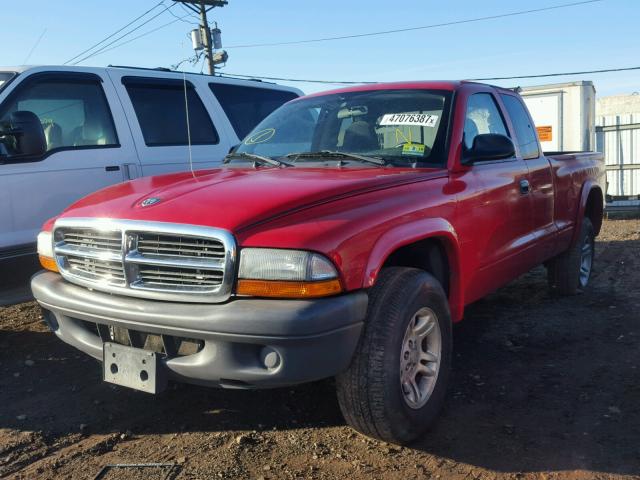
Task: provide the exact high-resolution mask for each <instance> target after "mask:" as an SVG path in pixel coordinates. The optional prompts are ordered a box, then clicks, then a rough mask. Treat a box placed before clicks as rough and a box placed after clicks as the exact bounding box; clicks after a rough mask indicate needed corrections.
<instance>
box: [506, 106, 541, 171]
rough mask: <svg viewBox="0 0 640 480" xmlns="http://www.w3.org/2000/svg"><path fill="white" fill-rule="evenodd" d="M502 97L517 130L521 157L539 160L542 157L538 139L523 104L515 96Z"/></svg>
mask: <svg viewBox="0 0 640 480" xmlns="http://www.w3.org/2000/svg"><path fill="white" fill-rule="evenodd" d="M501 97H502V103H504V106H505V108H506V109H507V112H508V113H509V117H510V118H511V123H512V124H513V128H514V129H515V134H516V137H517V143H518V145H519V147H520V155H521V156H522V158H524V159H525V160H527V159H532V158H538V157H539V156H540V149H539V147H538V137H537V136H536V132H535V130H534V128H533V124H532V123H531V119H530V118H529V114H528V113H527V110H526V109H525V107H524V105H523V103H522V102H521V101H520V100H519V99H518V98H517V97H514V96H513V95H505V94H502V95H501Z"/></svg>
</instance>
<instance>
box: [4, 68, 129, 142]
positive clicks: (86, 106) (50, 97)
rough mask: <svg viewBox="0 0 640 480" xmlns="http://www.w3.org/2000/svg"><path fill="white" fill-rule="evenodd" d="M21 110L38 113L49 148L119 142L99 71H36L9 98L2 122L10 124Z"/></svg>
mask: <svg viewBox="0 0 640 480" xmlns="http://www.w3.org/2000/svg"><path fill="white" fill-rule="evenodd" d="M17 111H29V112H33V113H35V114H36V115H37V116H38V118H39V119H40V122H41V123H42V127H43V130H44V134H45V138H46V143H47V151H48V152H50V151H52V150H56V149H74V148H98V147H117V146H119V144H118V138H117V135H116V129H115V126H114V123H113V118H112V116H111V110H110V108H109V104H108V102H107V99H106V97H105V94H104V91H103V89H102V85H101V80H100V78H99V77H97V76H95V75H91V74H86V75H85V74H42V75H40V74H34V75H33V76H31V77H29V78H27V79H26V80H25V81H24V82H23V83H22V84H20V85H19V86H17V87H16V89H15V90H14V91H13V92H11V94H10V95H9V97H8V98H7V99H6V101H5V102H4V105H3V107H2V110H0V124H2V125H6V124H8V123H9V122H10V117H11V114H12V113H14V112H17Z"/></svg>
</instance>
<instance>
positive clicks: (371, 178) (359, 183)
mask: <svg viewBox="0 0 640 480" xmlns="http://www.w3.org/2000/svg"><path fill="white" fill-rule="evenodd" d="M446 174H447V172H446V170H444V169H412V168H366V167H364V168H352V167H350V168H301V167H295V168H255V169H254V168H220V169H214V170H206V171H198V172H195V174H191V173H190V172H184V173H177V174H170V175H162V176H158V177H145V178H141V179H137V180H133V181H130V182H125V183H121V184H118V185H114V186H112V187H108V188H106V189H103V190H100V191H98V192H96V193H93V194H91V195H89V196H87V197H85V198H83V199H82V200H80V201H78V202H76V203H75V204H73V205H71V206H70V207H69V208H67V209H66V210H65V211H64V212H63V214H62V215H61V217H88V218H117V219H129V220H146V221H158V222H172V223H184V224H192V225H202V226H210V227H218V228H224V229H227V230H229V231H232V232H238V231H240V230H243V229H246V228H248V227H250V226H252V225H255V224H257V223H264V222H265V221H268V220H271V219H273V218H277V217H281V216H283V215H286V214H288V213H292V212H295V211H300V210H301V209H305V208H310V207H313V206H315V205H318V204H321V203H326V202H329V201H332V200H337V199H340V198H344V197H347V196H353V195H360V194H363V193H367V192H370V191H375V190H380V189H384V188H389V187H393V186H396V185H401V184H406V183H413V182H418V181H424V180H427V179H429V178H434V177H442V176H445V175H446ZM147 199H153V200H151V201H150V202H147V203H151V204H150V205H148V206H143V201H144V200H147ZM153 202H156V203H153Z"/></svg>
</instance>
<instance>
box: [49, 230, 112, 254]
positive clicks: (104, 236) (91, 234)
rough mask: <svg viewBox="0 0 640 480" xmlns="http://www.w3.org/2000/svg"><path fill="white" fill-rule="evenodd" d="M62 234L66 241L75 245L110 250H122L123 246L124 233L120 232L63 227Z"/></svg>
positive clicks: (70, 244)
mask: <svg viewBox="0 0 640 480" xmlns="http://www.w3.org/2000/svg"><path fill="white" fill-rule="evenodd" d="M61 234H62V237H63V240H64V243H66V244H67V245H69V246H73V247H78V248H88V249H92V250H99V251H108V252H120V250H121V248H122V234H121V233H120V232H96V231H93V230H67V229H63V230H62V232H61Z"/></svg>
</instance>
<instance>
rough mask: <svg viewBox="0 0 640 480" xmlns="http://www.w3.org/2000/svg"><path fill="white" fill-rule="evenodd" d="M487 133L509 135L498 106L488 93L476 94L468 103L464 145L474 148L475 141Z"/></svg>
mask: <svg viewBox="0 0 640 480" xmlns="http://www.w3.org/2000/svg"><path fill="white" fill-rule="evenodd" d="M485 133H499V134H501V135H506V136H508V134H507V127H506V126H505V124H504V120H503V118H502V115H501V114H500V110H499V109H498V105H496V102H495V100H494V99H493V97H492V96H491V95H490V94H488V93H475V94H473V95H471V96H470V97H469V100H468V101H467V113H466V116H465V121H464V145H465V147H466V148H467V149H470V148H471V147H472V146H473V139H474V138H476V136H477V135H481V134H485Z"/></svg>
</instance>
